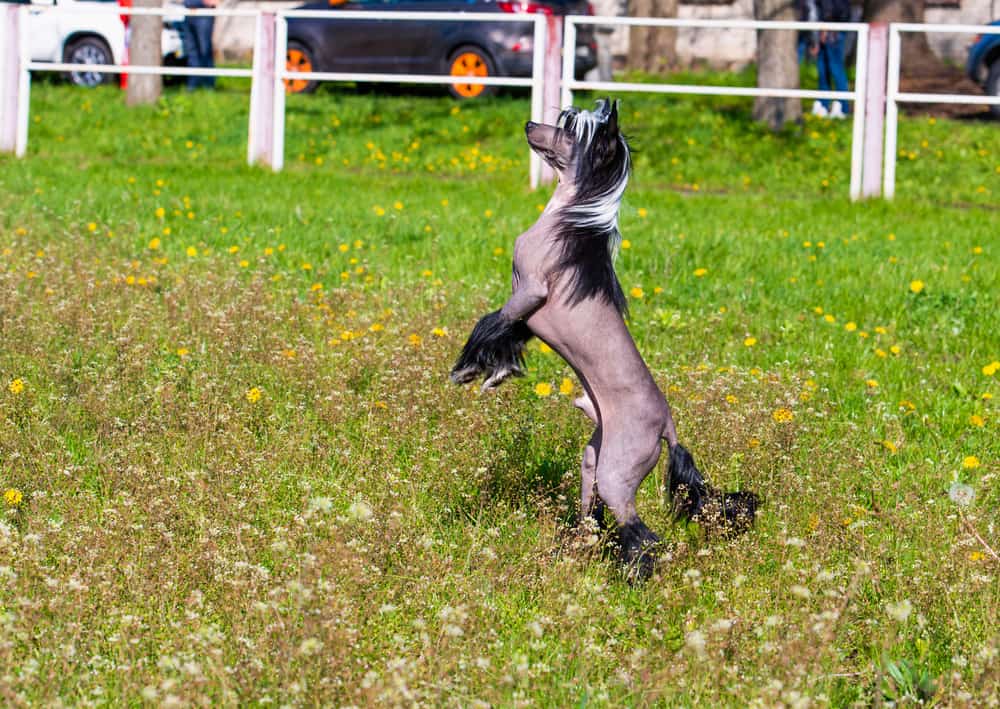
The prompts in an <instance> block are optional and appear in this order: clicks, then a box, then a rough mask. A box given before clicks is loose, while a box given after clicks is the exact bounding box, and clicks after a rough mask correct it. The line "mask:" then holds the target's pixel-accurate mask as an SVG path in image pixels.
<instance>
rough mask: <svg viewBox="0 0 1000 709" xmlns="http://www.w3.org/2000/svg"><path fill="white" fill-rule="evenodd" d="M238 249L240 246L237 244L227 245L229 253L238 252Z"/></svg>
mask: <svg viewBox="0 0 1000 709" xmlns="http://www.w3.org/2000/svg"><path fill="white" fill-rule="evenodd" d="M239 250H240V247H239V246H236V245H233V246H230V247H229V253H231V254H235V253H236V252H238V251H239Z"/></svg>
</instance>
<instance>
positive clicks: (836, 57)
mask: <svg viewBox="0 0 1000 709" xmlns="http://www.w3.org/2000/svg"><path fill="white" fill-rule="evenodd" d="M844 43H845V34H844V33H843V32H834V33H833V38H832V39H831V42H830V45H829V55H830V60H829V70H830V81H831V82H832V83H833V89H834V91H847V90H848V88H847V68H846V67H845V66H844ZM839 103H840V105H841V109H842V111H843V112H844V113H847V112H848V108H847V101H840V102H839Z"/></svg>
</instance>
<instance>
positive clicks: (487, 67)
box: [446, 44, 498, 100]
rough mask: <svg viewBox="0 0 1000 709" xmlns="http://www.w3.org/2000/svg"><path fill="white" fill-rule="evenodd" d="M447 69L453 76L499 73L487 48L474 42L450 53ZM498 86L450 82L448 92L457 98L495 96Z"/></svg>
mask: <svg viewBox="0 0 1000 709" xmlns="http://www.w3.org/2000/svg"><path fill="white" fill-rule="evenodd" d="M446 71H447V73H448V74H450V75H451V76H483V77H486V76H496V75H497V70H496V65H495V64H494V63H493V59H492V58H491V57H490V55H489V54H488V53H487V52H486V50H484V49H483V48H482V47H477V46H476V45H474V44H466V45H463V46H461V47H459V48H458V49H456V50H455V51H454V52H452V53H451V54H450V55H448V62H447V66H446ZM497 88H498V87H496V86H483V85H482V84H448V92H449V93H450V94H451V95H452V96H454V97H455V98H459V99H462V100H469V99H476V98H484V97H486V96H493V95H494V94H496V92H497Z"/></svg>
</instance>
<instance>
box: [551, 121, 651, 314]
mask: <svg viewBox="0 0 1000 709" xmlns="http://www.w3.org/2000/svg"><path fill="white" fill-rule="evenodd" d="M609 110H610V102H605V103H604V105H603V106H602V107H600V108H599V109H598V111H596V112H594V113H591V112H589V111H576V110H574V109H567V110H565V111H563V112H562V114H561V115H560V116H559V126H560V127H561V128H563V129H564V130H567V131H570V132H572V133H573V134H574V135H575V136H576V143H577V145H576V150H577V151H578V154H577V170H576V180H575V184H576V194H575V195H574V198H573V201H572V202H571V203H570V204H568V205H566V206H564V207H562V208H560V210H559V212H558V216H559V219H558V226H557V227H556V230H555V236H556V239H557V241H558V242H559V244H560V248H561V254H560V258H559V268H560V270H561V271H562V272H563V273H565V274H566V275H567V279H568V280H567V288H568V296H569V302H570V303H572V304H576V303H579V302H581V301H584V300H587V299H588V298H594V297H598V298H603V299H604V300H605V301H607V302H608V303H610V304H612V305H614V307H615V309H616V310H618V312H619V313H621V314H622V315H625V314H627V312H628V302H627V301H626V299H625V294H624V293H623V292H622V287H621V284H620V283H619V282H618V276H616V275H615V267H614V258H615V256H616V255H617V253H618V247H619V245H620V244H621V238H622V237H621V232H619V231H618V206H619V204H621V200H622V195H623V194H624V192H625V186H626V185H627V184H628V177H629V172H630V171H631V167H632V163H631V159H630V157H629V148H628V143H627V142H626V140H625V136H623V135H621V134H620V133H617V132H616V133H615V135H613V136H610V135H609V134H608V130H609V127H608V112H609Z"/></svg>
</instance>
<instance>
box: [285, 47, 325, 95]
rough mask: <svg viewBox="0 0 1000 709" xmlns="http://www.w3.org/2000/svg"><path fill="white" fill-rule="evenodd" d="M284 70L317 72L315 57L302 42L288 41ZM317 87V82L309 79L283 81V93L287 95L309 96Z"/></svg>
mask: <svg viewBox="0 0 1000 709" xmlns="http://www.w3.org/2000/svg"><path fill="white" fill-rule="evenodd" d="M285 70H286V71H318V69H317V68H316V55H315V54H314V53H313V51H312V49H310V48H309V47H307V46H306V45H304V44H303V43H302V42H298V41H296V40H294V39H293V40H289V42H288V50H287V51H286V52H285ZM317 86H319V82H318V81H313V80H309V79H285V93H289V94H311V93H312V92H314V91H315V90H316V87H317Z"/></svg>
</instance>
